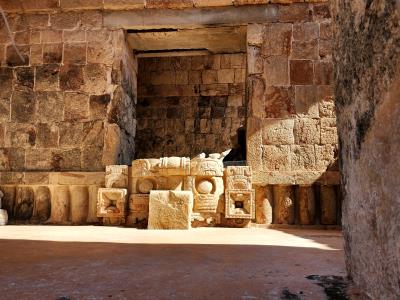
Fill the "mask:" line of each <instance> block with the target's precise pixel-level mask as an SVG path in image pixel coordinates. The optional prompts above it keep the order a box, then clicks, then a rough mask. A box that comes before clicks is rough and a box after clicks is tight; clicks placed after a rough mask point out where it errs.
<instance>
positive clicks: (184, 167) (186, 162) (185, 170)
mask: <svg viewBox="0 0 400 300" xmlns="http://www.w3.org/2000/svg"><path fill="white" fill-rule="evenodd" d="M159 172H160V175H167V176H171V175H172V176H175V175H189V174H190V158H188V157H163V158H161V159H160V170H159Z"/></svg>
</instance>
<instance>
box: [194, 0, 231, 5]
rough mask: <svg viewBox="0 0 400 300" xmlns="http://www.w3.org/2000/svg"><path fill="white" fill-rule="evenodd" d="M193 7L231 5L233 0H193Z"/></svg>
mask: <svg viewBox="0 0 400 300" xmlns="http://www.w3.org/2000/svg"><path fill="white" fill-rule="evenodd" d="M193 2H194V7H209V6H229V5H233V0H212V1H210V0H193Z"/></svg>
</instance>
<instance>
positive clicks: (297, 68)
mask: <svg viewBox="0 0 400 300" xmlns="http://www.w3.org/2000/svg"><path fill="white" fill-rule="evenodd" d="M313 78H314V67H313V62H312V61H311V60H291V61H290V84H292V85H312V84H313V82H314V80H313Z"/></svg>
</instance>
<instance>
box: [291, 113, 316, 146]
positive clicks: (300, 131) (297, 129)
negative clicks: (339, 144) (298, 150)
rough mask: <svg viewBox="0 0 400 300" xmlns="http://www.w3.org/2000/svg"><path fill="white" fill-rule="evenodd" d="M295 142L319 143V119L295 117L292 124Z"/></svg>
mask: <svg viewBox="0 0 400 300" xmlns="http://www.w3.org/2000/svg"><path fill="white" fill-rule="evenodd" d="M294 136H295V143H296V144H299V145H301V144H319V143H320V141H321V126H320V121H319V119H309V118H302V119H297V120H296V122H295V126H294Z"/></svg>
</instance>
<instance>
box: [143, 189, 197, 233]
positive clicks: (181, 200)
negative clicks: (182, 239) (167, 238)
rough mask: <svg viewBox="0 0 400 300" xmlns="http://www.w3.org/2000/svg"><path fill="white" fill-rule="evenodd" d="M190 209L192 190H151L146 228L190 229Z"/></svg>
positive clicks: (191, 207) (191, 206) (191, 205)
mask: <svg viewBox="0 0 400 300" xmlns="http://www.w3.org/2000/svg"><path fill="white" fill-rule="evenodd" d="M192 209H193V194H192V192H189V191H151V192H150V201H149V223H148V229H190V228H191V213H192Z"/></svg>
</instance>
